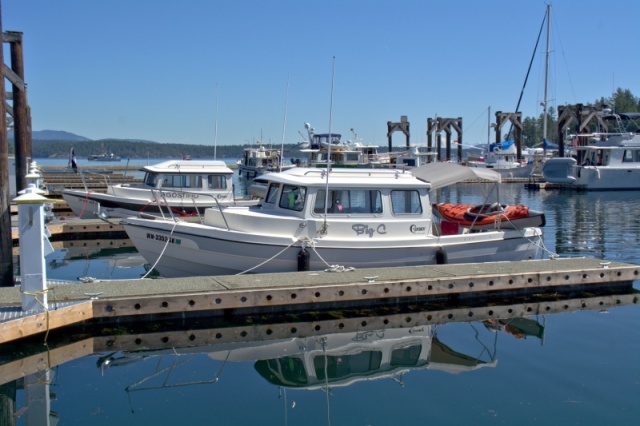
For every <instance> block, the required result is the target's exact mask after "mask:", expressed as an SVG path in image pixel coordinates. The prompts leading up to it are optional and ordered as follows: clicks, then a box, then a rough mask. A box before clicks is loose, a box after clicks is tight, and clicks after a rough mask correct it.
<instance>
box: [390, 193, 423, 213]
mask: <svg viewBox="0 0 640 426" xmlns="http://www.w3.org/2000/svg"><path fill="white" fill-rule="evenodd" d="M391 206H392V209H393V213H394V214H422V205H421V204H420V194H419V193H418V191H415V190H406V191H391Z"/></svg>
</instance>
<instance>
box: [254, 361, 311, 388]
mask: <svg viewBox="0 0 640 426" xmlns="http://www.w3.org/2000/svg"><path fill="white" fill-rule="evenodd" d="M255 368H256V370H258V372H259V373H260V374H261V375H263V376H264V377H265V378H267V380H269V382H271V383H273V384H274V385H282V384H284V385H289V386H304V385H306V384H308V383H309V379H308V377H307V372H306V370H305V368H304V363H303V362H302V360H301V359H299V358H296V357H292V356H284V357H282V358H275V359H266V360H259V361H256V363H255Z"/></svg>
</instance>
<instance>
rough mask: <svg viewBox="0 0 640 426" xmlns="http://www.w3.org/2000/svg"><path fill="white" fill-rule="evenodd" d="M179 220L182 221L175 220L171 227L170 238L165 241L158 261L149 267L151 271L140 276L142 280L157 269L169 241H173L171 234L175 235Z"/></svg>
mask: <svg viewBox="0 0 640 426" xmlns="http://www.w3.org/2000/svg"><path fill="white" fill-rule="evenodd" d="M179 222H180V221H179V220H175V221H174V222H173V228H171V232H170V233H169V238H167V241H165V243H164V247H163V248H162V251H161V252H160V256H158V258H157V259H156V262H155V263H154V264H153V266H152V267H151V268H150V269H149V271H148V272H147V273H146V274H144V275H143V276H142V277H141V278H140V279H141V280H143V279H145V278H147V277H148V276H149V274H150V273H151V272H153V270H154V269H155V267H156V265H157V264H158V262H160V259H162V256H163V255H164V252H165V250H166V249H167V247H169V242H170V241H171V236H172V235H173V231H175V230H176V226H178V223H179Z"/></svg>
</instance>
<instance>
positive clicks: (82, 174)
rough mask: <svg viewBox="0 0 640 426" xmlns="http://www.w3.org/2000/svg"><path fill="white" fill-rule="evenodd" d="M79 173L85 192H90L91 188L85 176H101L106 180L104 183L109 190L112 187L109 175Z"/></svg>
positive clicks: (79, 171) (80, 171) (82, 171)
mask: <svg viewBox="0 0 640 426" xmlns="http://www.w3.org/2000/svg"><path fill="white" fill-rule="evenodd" d="M78 173H79V174H80V179H81V180H82V186H84V190H85V191H86V192H89V187H88V186H87V182H86V181H85V179H84V175H85V174H87V175H96V176H100V177H102V178H103V179H104V183H105V185H106V187H107V190H108V189H109V187H110V186H111V179H109V176H108V175H105V174H104V173H96V172H88V171H86V170H78Z"/></svg>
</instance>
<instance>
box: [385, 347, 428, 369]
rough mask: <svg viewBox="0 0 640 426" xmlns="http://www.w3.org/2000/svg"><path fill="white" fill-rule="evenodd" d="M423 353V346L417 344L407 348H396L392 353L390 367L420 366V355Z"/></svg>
mask: <svg viewBox="0 0 640 426" xmlns="http://www.w3.org/2000/svg"><path fill="white" fill-rule="evenodd" d="M421 352H422V345H421V344H420V343H416V344H413V345H410V346H406V347H397V348H394V349H393V351H392V352H391V360H390V361H389V365H391V366H393V367H400V366H402V367H411V366H414V365H418V361H420V353H421Z"/></svg>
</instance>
